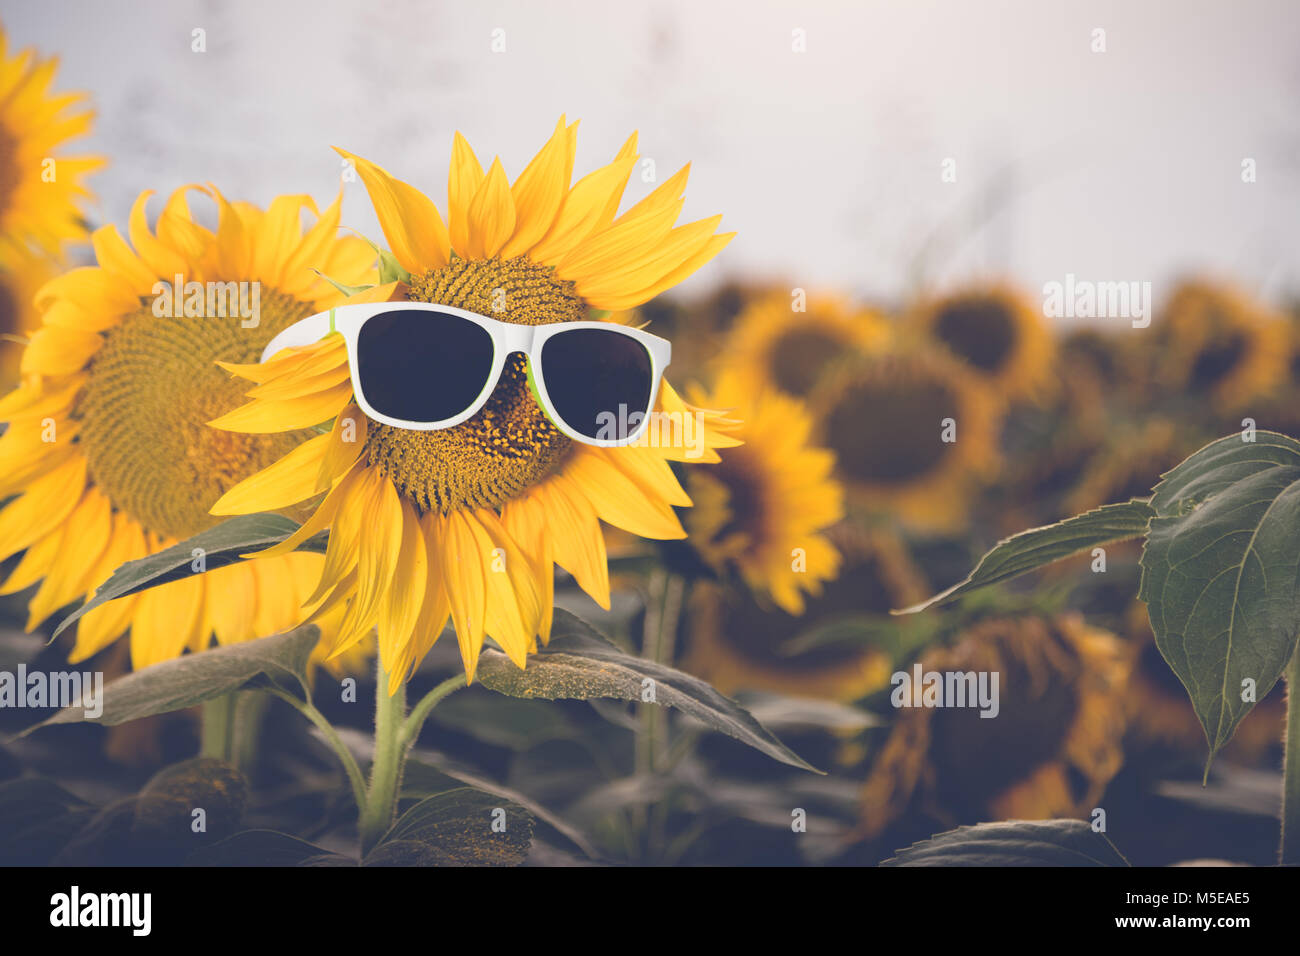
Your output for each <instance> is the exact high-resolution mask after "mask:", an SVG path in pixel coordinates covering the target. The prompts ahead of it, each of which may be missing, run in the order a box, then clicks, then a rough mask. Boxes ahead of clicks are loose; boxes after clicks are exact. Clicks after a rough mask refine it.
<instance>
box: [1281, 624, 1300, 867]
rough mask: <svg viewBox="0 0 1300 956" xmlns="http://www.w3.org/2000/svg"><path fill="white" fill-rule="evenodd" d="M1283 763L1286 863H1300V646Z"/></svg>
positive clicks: (1293, 666)
mask: <svg viewBox="0 0 1300 956" xmlns="http://www.w3.org/2000/svg"><path fill="white" fill-rule="evenodd" d="M1284 759H1285V763H1284V764H1283V765H1282V766H1283V769H1282V857H1281V862H1282V863H1283V864H1300V647H1297V648H1296V650H1294V651H1292V652H1291V663H1290V664H1288V665H1287V668H1286V757H1285V758H1284Z"/></svg>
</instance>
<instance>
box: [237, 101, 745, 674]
mask: <svg viewBox="0 0 1300 956" xmlns="http://www.w3.org/2000/svg"><path fill="white" fill-rule="evenodd" d="M576 144H577V124H574V125H572V126H569V125H566V124H565V121H564V119H563V117H561V119H560V122H559V124H558V125H557V126H556V128H555V132H554V135H552V136H551V138H550V140H549V141H548V142H547V143H546V145H545V146H543V147H542V149H541V151H540V152H539V153H538V154H537V156H536V157H535V158H534V159H533V160H532V161H531V162H530V163H529V164H528V166H527V167H525V169H524V171H523V172H522V173H521V174H520V175H519V177H518V178H517V179H516V180H515V181H514V183H513V184H511V183H510V182H509V181H508V180H507V178H506V173H505V170H504V168H503V166H502V164H501V161H500V159H496V160H494V161H493V162H492V164H491V166H490V167H489V168H488V170H487V171H486V172H485V171H484V170H483V167H482V166H481V165H480V163H479V161H478V159H477V158H476V157H475V155H474V152H473V150H472V149H471V148H470V146H469V143H468V142H466V140H465V139H464V138H463V137H462V136H461V135H460V134H457V135H456V138H455V144H454V146H453V149H452V159H451V174H450V181H449V188H448V217H447V220H446V222H445V224H444V221H443V219H442V217H441V215H440V214H439V213H438V210H437V208H436V207H435V206H434V204H433V202H432V201H431V200H430V199H428V198H427V197H426V196H424V195H423V194H421V193H420V192H419V191H418V190H416V189H415V188H414V187H412V186H410V185H408V184H407V183H404V182H402V181H401V180H398V179H394V178H393V177H392V176H391V175H389V173H388V172H387V171H385V170H384V169H382V168H380V167H379V166H376V165H375V164H373V163H371V162H369V161H367V160H365V159H362V158H360V157H358V156H354V155H352V154H351V153H345V152H342V151H340V152H341V153H342V155H344V156H345V157H346V158H347V159H348V160H349V161H350V162H351V163H352V164H353V165H354V166H355V168H356V170H357V172H358V174H359V175H360V176H361V179H362V181H363V182H364V183H365V186H366V189H367V190H368V191H369V194H370V198H371V201H372V202H373V203H374V206H375V211H376V213H377V214H378V217H379V221H380V225H381V227H382V228H383V231H384V235H385V237H386V238H387V240H388V244H389V247H390V249H391V250H392V255H393V256H394V257H395V258H396V261H397V262H398V263H399V264H400V266H401V268H402V269H403V270H405V272H406V273H409V281H403V282H401V283H400V284H398V283H388V284H387V285H384V286H379V287H377V288H375V289H373V290H371V293H370V294H372V295H386V296H392V297H395V298H400V299H406V300H413V301H421V302H438V303H443V304H446V305H453V306H457V307H460V308H465V309H469V310H471V311H476V312H480V313H490V314H492V315H494V316H495V317H496V318H498V319H500V320H502V321H508V322H516V323H521V324H526V325H540V324H545V323H549V322H562V321H570V320H578V319H585V318H588V316H589V315H590V314H599V313H602V312H605V311H609V312H614V311H619V310H624V309H631V308H634V307H636V306H638V305H640V304H641V303H643V302H645V301H647V300H649V299H650V298H652V297H653V296H655V295H657V294H658V293H659V292H661V291H663V290H665V289H668V288H670V287H671V286H673V285H675V284H676V283H677V282H679V281H681V280H682V279H684V278H685V277H686V276H688V275H690V274H691V273H693V272H694V271H695V270H696V269H698V268H699V267H700V266H702V265H704V264H705V263H706V262H708V261H709V260H710V259H712V258H713V257H714V256H715V255H716V254H717V253H718V252H719V251H720V250H721V249H722V247H723V246H725V245H726V244H727V243H728V242H729V241H730V239H731V234H722V235H718V234H716V229H717V225H718V222H719V220H720V217H717V216H715V217H712V218H709V219H704V220H700V221H698V222H693V223H690V224H688V225H683V226H675V225H674V223H675V222H676V220H677V217H678V215H679V213H680V211H681V207H682V192H683V189H684V187H685V184H686V176H687V169H686V168H683V169H682V170H681V171H680V172H678V173H677V174H675V175H674V176H673V177H672V178H671V179H669V180H668V181H666V182H665V183H663V184H662V185H660V186H659V187H658V188H657V189H655V190H654V191H653V192H652V193H651V194H650V195H649V196H647V197H646V198H645V199H643V200H642V201H641V202H639V203H637V204H636V205H634V206H632V207H631V208H630V209H628V210H627V211H626V212H624V213H622V214H621V215H620V214H619V211H618V210H619V205H620V202H621V199H622V195H623V191H624V189H625V188H626V185H627V180H628V176H629V174H630V173H631V171H632V169H633V167H634V165H635V163H636V161H637V151H636V136H635V135H633V136H632V137H631V138H630V139H629V140H628V141H627V143H626V144H625V145H624V146H623V148H622V149H621V150H620V151H619V153H618V155H617V156H616V157H615V159H614V161H613V162H612V163H610V164H609V165H607V166H603V167H601V168H600V169H597V170H596V171H595V172H592V173H589V174H588V175H587V176H584V177H583V178H582V179H580V180H579V181H578V182H577V183H575V184H573V185H572V186H570V180H571V178H572V171H573V161H574V151H575V148H576ZM494 299H495V304H496V305H498V306H500V305H504V306H505V307H504V309H499V308H498V309H493V308H492V306H493V304H494ZM589 310H595V311H594V312H589ZM230 368H231V369H232V371H236V372H238V373H239V374H241V375H243V376H244V377H246V378H249V379H251V380H252V381H255V382H257V383H258V387H257V388H256V389H254V390H253V391H252V392H250V393H249V394H250V396H252V397H253V400H252V401H251V402H250V403H249V404H247V405H245V406H243V407H241V408H239V409H237V410H235V411H234V412H231V413H230V414H228V415H225V416H223V417H221V418H219V419H217V420H216V421H214V422H213V424H214V425H215V426H216V427H217V428H219V429H224V430H226V431H234V432H243V433H264V434H276V433H281V432H292V431H294V430H297V429H301V428H302V427H303V426H305V425H308V424H312V423H314V422H318V421H321V420H326V419H333V420H334V423H335V424H334V432H333V434H331V435H330V436H322V437H320V438H318V439H316V440H314V441H311V442H307V443H305V444H302V445H299V446H298V447H297V448H295V449H294V450H293V451H292V452H291V453H290V454H289V455H288V456H286V457H285V458H283V459H282V460H281V461H279V462H277V463H276V464H274V465H272V466H271V467H269V468H267V469H265V470H263V471H261V472H259V473H258V474H256V475H254V476H253V477H251V478H248V479H246V480H245V481H243V482H241V483H240V484H239V485H237V486H235V487H234V488H233V489H231V490H230V491H229V492H227V494H226V495H225V496H224V497H223V498H222V499H221V500H220V501H218V502H217V504H216V506H215V507H214V508H213V511H214V513H216V514H237V513H247V512H255V511H264V510H268V509H274V508H280V507H284V506H286V505H291V504H294V503H296V502H301V501H304V500H306V499H308V498H311V497H312V496H314V495H316V494H317V493H319V492H320V491H327V492H328V493H327V494H326V496H325V498H324V500H323V501H322V502H321V504H320V505H319V506H318V507H317V508H316V510H315V511H314V512H313V513H312V515H311V517H310V518H309V519H308V520H307V521H306V523H305V524H304V525H303V526H302V528H301V529H300V530H299V531H298V532H296V533H295V534H294V535H292V536H291V537H290V538H288V539H287V540H286V541H284V542H283V543H281V544H280V545H278V546H276V547H274V548H271V549H269V550H267V551H265V552H262V553H263V554H265V555H276V554H287V553H289V552H291V551H292V550H293V549H294V548H296V547H297V546H298V545H299V544H300V543H301V542H302V541H303V540H305V539H306V538H307V537H309V536H311V535H313V534H316V533H317V532H319V531H321V530H324V529H325V528H329V529H330V538H329V548H328V551H327V553H326V559H325V568H324V571H323V573H322V575H321V579H320V582H319V587H318V588H317V592H316V593H317V596H320V597H323V599H324V604H323V605H322V606H323V607H333V606H335V605H340V604H346V605H347V613H346V618H345V620H344V622H343V624H342V626H341V628H340V630H339V634H338V637H337V641H336V642H335V649H336V650H337V651H342V650H344V649H346V648H347V647H349V646H350V645H351V644H353V643H355V642H356V641H358V640H360V639H361V638H362V637H363V636H364V635H365V634H367V633H368V632H369V631H370V630H371V629H372V628H375V627H378V631H379V648H380V655H381V662H382V664H383V666H384V668H385V669H386V670H387V671H388V673H389V675H390V689H391V690H392V691H395V690H396V688H397V687H398V686H399V685H400V683H401V681H402V680H404V679H405V678H406V676H407V675H408V674H409V673H410V671H411V670H412V669H413V668H414V666H415V664H416V663H417V662H418V661H419V660H420V659H421V658H422V657H423V656H424V655H425V654H426V653H427V652H428V650H429V648H430V647H431V646H432V645H433V642H434V641H435V640H436V639H437V637H438V635H439V634H440V632H441V631H442V629H443V626H444V624H445V622H446V621H447V619H448V618H449V617H450V619H451V621H452V623H453V625H454V627H455V631H456V638H457V641H458V643H459V646H460V651H461V656H462V658H463V660H464V663H465V673H466V679H467V681H472V680H473V677H474V671H475V668H476V666H477V663H478V656H479V651H480V649H481V648H482V645H483V642H484V638H485V637H491V638H492V639H493V640H494V641H495V642H496V643H497V644H498V645H499V646H500V647H501V648H502V649H503V650H504V651H505V652H506V653H507V654H508V655H509V656H510V658H511V659H512V660H513V661H514V662H515V663H516V664H517V665H519V666H520V667H523V666H524V664H525V661H526V657H527V654H528V653H529V651H530V650H533V649H535V647H536V644H537V640H538V639H539V638H540V639H541V640H542V641H543V642H545V641H546V640H547V639H548V637H549V632H550V623H551V607H552V596H553V589H554V573H553V566H554V565H559V566H560V567H562V568H564V569H565V570H567V571H568V572H569V573H571V574H572V575H573V576H574V578H575V579H576V581H577V583H578V585H579V586H580V587H581V588H582V589H583V590H585V591H586V592H587V593H588V594H589V595H591V597H592V598H593V599H594V600H595V601H596V603H597V604H599V605H600V606H602V607H605V608H608V607H609V570H608V564H607V561H606V550H605V539H604V536H603V533H602V531H601V522H602V521H605V522H607V523H609V524H611V525H613V526H615V527H619V528H622V529H624V530H626V531H630V532H633V533H635V534H637V535H639V536H641V537H645V538H653V539H670V538H681V537H684V536H685V531H684V530H683V528H682V526H681V522H680V521H679V520H678V518H677V516H676V514H675V513H674V511H673V506H674V505H680V506H685V505H689V504H690V503H691V502H690V498H689V497H688V496H687V495H686V493H685V491H684V490H683V489H682V487H681V485H680V484H679V483H678V482H677V479H676V478H675V477H674V476H673V473H672V469H671V468H670V466H669V464H668V463H669V461H671V460H692V459H695V460H701V461H717V459H718V455H717V452H716V451H714V450H713V449H714V448H717V447H726V446H728V445H733V446H734V445H735V444H736V443H737V440H736V439H734V438H731V437H729V436H727V435H726V434H725V430H726V429H729V428H732V427H734V425H733V423H732V422H731V421H730V420H729V419H727V418H725V417H724V416H723V415H722V414H721V413H714V412H709V413H706V412H704V411H703V410H699V409H695V408H693V407H692V406H688V405H687V404H686V403H685V402H683V401H682V400H681V399H680V398H679V397H678V395H677V393H676V392H675V391H673V389H672V388H671V386H669V385H668V384H667V383H664V385H663V386H662V388H661V390H660V391H661V395H660V400H659V409H658V410H659V411H660V412H662V413H664V414H665V415H667V416H668V419H667V420H669V421H679V422H681V423H683V425H684V426H686V427H690V428H691V429H692V437H694V438H695V439H696V440H695V441H694V442H692V443H690V444H687V443H685V442H675V441H671V440H670V441H667V442H663V443H660V444H658V445H656V444H644V445H637V446H628V447H619V448H598V447H594V446H589V445H581V444H577V443H574V442H572V441H570V440H569V439H568V438H566V437H565V436H564V435H562V434H561V433H560V432H559V431H558V430H557V429H556V428H555V427H554V425H552V424H551V423H550V422H549V421H548V420H547V418H546V417H545V415H544V414H543V412H542V410H541V408H540V407H539V406H538V405H537V403H536V402H535V401H534V399H533V397H532V395H531V394H530V391H529V387H528V384H527V377H526V369H525V362H524V360H523V359H522V357H520V356H515V357H514V358H513V359H512V360H511V361H510V362H509V363H508V364H507V366H506V370H505V372H504V373H503V375H502V377H501V380H500V382H499V383H498V384H497V387H496V390H495V391H494V392H493V394H492V395H491V397H490V398H489V400H488V402H487V404H486V405H485V406H484V407H483V409H482V410H481V411H479V412H478V413H477V414H476V415H475V416H474V417H472V418H471V419H469V420H468V421H466V422H464V423H463V424H461V425H457V426H455V427H452V428H445V429H440V430H434V431H409V430H403V429H399V428H393V427H390V426H387V425H384V424H381V423H377V422H370V421H367V420H366V419H365V416H364V415H362V414H361V412H360V410H359V409H358V408H357V407H356V406H355V405H354V404H352V394H351V384H350V382H349V379H348V370H347V353H346V349H345V348H344V346H343V342H342V339H341V337H339V336H327V337H326V338H325V339H322V340H321V341H320V342H317V343H315V344H313V345H310V346H306V347H304V348H295V349H285V350H283V351H281V352H280V353H278V354H277V355H275V356H272V357H271V359H270V360H269V361H268V362H266V363H264V364H260V365H254V366H245V367H236V366H230ZM349 423H350V424H349ZM344 427H349V428H353V427H354V428H355V429H356V439H357V440H356V442H355V443H354V444H351V445H346V444H343V443H342V442H340V441H339V440H337V437H336V436H337V435H338V434H339V433H340V431H341V429H342V428H344ZM691 445H694V447H691Z"/></svg>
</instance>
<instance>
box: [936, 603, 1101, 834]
mask: <svg viewBox="0 0 1300 956" xmlns="http://www.w3.org/2000/svg"><path fill="white" fill-rule="evenodd" d="M944 657H946V658H947V659H946V660H943V661H940V662H938V664H939V666H937V667H935V668H934V669H935V670H938V671H957V672H960V673H967V672H970V671H974V672H976V673H977V674H978V673H980V672H985V671H997V672H999V708H1000V709H999V711H998V719H997V720H983V719H981V718H980V716H979V709H978V708H970V707H951V708H942V709H939V710H936V711H934V718H933V721H932V723H931V725H930V728H931V729H930V732H931V734H932V738H931V740H932V742H931V755H932V757H933V760H934V763H935V764H936V765H937V766H939V767H941V768H943V772H942V773H940V774H939V777H938V780H937V784H938V787H939V790H940V796H941V799H942V800H943V801H944V803H945V805H948V806H959V807H971V808H972V809H977V808H980V807H983V806H984V805H985V804H986V803H987V801H989V800H991V799H992V798H994V797H996V796H997V795H998V793H1000V792H1001V791H1002V790H1004V789H1005V788H1006V787H1008V786H1009V785H1011V784H1013V783H1016V782H1019V781H1020V780H1022V779H1023V778H1025V777H1026V776H1028V775H1029V774H1030V773H1031V772H1032V771H1033V770H1034V769H1036V768H1037V767H1038V766H1039V765H1041V764H1043V763H1045V762H1047V761H1049V760H1051V759H1053V758H1054V757H1055V756H1056V755H1057V754H1058V753H1059V752H1060V750H1061V748H1062V744H1063V742H1064V740H1065V738H1066V735H1067V734H1068V733H1069V730H1070V726H1071V724H1072V723H1073V721H1074V719H1075V715H1076V714H1077V712H1078V707H1079V699H1078V692H1077V689H1076V688H1077V686H1078V682H1079V676H1080V673H1081V672H1082V670H1083V667H1082V663H1081V662H1080V660H1079V657H1078V654H1077V653H1076V652H1075V651H1074V649H1073V647H1071V646H1070V645H1069V643H1068V642H1067V641H1066V639H1065V638H1064V637H1063V636H1062V635H1061V634H1060V633H1059V631H1058V630H1057V628H1056V627H1055V626H1054V625H1052V624H1050V623H1048V622H1046V621H1042V620H1039V619H1036V618H1030V619H1027V620H1021V621H989V622H987V623H986V624H985V625H983V626H977V630H976V631H975V632H974V633H973V634H972V635H971V636H970V637H969V638H968V639H967V640H965V641H963V642H961V643H960V644H958V646H956V647H954V648H953V649H952V651H951V652H950V653H949V654H947V655H944ZM927 669H929V668H928V666H927ZM995 724H996V725H997V726H993V725H995Z"/></svg>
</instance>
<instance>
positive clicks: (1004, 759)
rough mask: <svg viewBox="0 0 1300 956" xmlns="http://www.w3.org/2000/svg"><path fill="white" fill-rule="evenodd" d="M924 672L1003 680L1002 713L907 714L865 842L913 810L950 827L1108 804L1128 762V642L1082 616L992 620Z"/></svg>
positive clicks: (879, 760)
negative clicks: (1109, 790)
mask: <svg viewBox="0 0 1300 956" xmlns="http://www.w3.org/2000/svg"><path fill="white" fill-rule="evenodd" d="M919 664H920V667H921V672H922V674H926V673H929V672H938V673H945V672H961V673H966V672H971V671H974V672H975V673H976V674H981V673H988V674H993V673H997V674H998V707H999V710H998V715H997V717H996V718H995V719H992V720H987V719H983V718H981V717H980V709H979V708H977V707H953V708H933V707H921V706H913V707H901V708H899V709H898V710H897V711H896V712H895V720H894V724H893V726H892V727H891V728H890V730H889V734H888V737H887V738H886V740H885V741H884V743H883V745H882V746H881V748H880V749H879V751H878V752H877V754H876V756H875V757H874V759H873V761H872V767H871V771H870V773H869V774H868V777H867V780H866V783H865V785H864V788H863V799H862V809H863V825H862V832H863V833H864V835H865V836H867V837H868V838H874V837H877V836H879V835H880V834H881V833H883V832H884V831H885V830H886V829H887V828H889V827H890V826H891V825H892V824H894V823H895V822H896V821H898V820H900V819H901V818H903V817H904V816H907V815H910V814H918V815H920V816H921V817H923V818H925V819H927V820H929V821H933V822H934V823H936V824H938V825H940V826H942V827H943V828H949V827H953V826H957V825H960V824H966V823H976V822H980V821H987V820H1006V819H1022V820H1043V819H1049V818H1052V817H1079V816H1084V815H1086V814H1088V813H1089V812H1090V811H1091V810H1092V808H1093V807H1095V806H1096V801H1097V800H1098V799H1099V798H1100V797H1101V794H1102V792H1103V791H1104V790H1105V788H1106V785H1107V784H1108V783H1109V782H1110V780H1111V778H1113V777H1114V776H1115V774H1116V773H1117V772H1118V770H1119V768H1120V765H1121V763H1122V762H1123V751H1122V748H1121V744H1120V741H1121V739H1122V737H1123V734H1124V706H1125V693H1126V686H1127V680H1128V673H1129V668H1130V666H1131V663H1130V660H1129V657H1128V655H1127V653H1126V651H1125V648H1124V644H1123V642H1122V641H1120V640H1119V639H1118V638H1116V637H1115V636H1114V635H1113V634H1110V633H1109V632H1106V631H1102V630H1100V629H1097V628H1093V627H1090V626H1088V625H1087V624H1086V623H1085V622H1084V620H1083V618H1082V617H1080V616H1078V615H1063V616H1059V617H1055V618H1046V617H1039V616H1029V617H1020V618H988V619H985V620H983V621H980V622H978V623H976V624H974V625H972V626H971V627H969V628H968V629H967V630H965V631H964V632H963V633H961V634H959V635H958V636H957V637H956V639H955V641H954V642H953V644H952V645H951V646H943V647H935V648H933V649H931V650H928V651H926V652H925V653H923V654H922V655H921V657H920V659H919ZM907 673H908V674H909V676H910V675H911V674H912V673H913V671H908V672H907Z"/></svg>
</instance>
